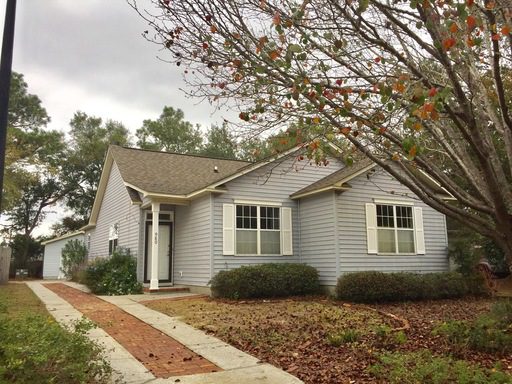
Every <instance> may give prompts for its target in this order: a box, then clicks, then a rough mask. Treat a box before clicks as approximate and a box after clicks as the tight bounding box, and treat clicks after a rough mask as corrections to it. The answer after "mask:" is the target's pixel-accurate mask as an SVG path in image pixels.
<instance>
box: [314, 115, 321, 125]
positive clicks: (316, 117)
mask: <svg viewBox="0 0 512 384" xmlns="http://www.w3.org/2000/svg"><path fill="white" fill-rule="evenodd" d="M313 124H320V117H318V116H315V117H313Z"/></svg>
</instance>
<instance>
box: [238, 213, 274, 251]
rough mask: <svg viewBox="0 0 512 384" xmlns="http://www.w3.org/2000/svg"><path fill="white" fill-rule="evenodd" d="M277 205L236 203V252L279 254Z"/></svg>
mask: <svg viewBox="0 0 512 384" xmlns="http://www.w3.org/2000/svg"><path fill="white" fill-rule="evenodd" d="M280 222H281V215H280V208H279V207H268V206H258V205H236V212H235V223H236V254H238V255H279V254H281V229H280V225H281V223H280Z"/></svg>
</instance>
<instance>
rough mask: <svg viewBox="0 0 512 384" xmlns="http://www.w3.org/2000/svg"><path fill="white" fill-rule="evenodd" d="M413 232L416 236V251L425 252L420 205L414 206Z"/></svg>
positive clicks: (418, 252) (420, 253) (419, 253)
mask: <svg viewBox="0 0 512 384" xmlns="http://www.w3.org/2000/svg"><path fill="white" fill-rule="evenodd" d="M414 234H415V237H416V253H417V254H418V255H424V254H425V231H424V230H423V210H422V208H421V207H414Z"/></svg>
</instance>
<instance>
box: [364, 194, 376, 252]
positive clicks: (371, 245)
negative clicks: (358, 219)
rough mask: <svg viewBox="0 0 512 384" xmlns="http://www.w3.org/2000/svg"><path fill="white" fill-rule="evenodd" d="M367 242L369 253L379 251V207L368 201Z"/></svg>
mask: <svg viewBox="0 0 512 384" xmlns="http://www.w3.org/2000/svg"><path fill="white" fill-rule="evenodd" d="M366 244H367V246H368V253H377V250H378V247H377V209H376V206H375V204H373V203H366Z"/></svg>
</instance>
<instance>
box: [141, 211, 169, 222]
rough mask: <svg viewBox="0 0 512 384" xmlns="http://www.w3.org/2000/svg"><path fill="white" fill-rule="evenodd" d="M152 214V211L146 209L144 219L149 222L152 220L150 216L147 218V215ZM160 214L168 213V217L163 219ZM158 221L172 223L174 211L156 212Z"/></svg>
mask: <svg viewBox="0 0 512 384" xmlns="http://www.w3.org/2000/svg"><path fill="white" fill-rule="evenodd" d="M152 214H153V212H152V211H146V215H145V218H146V221H148V222H151V221H152V220H153V219H152V218H150V219H148V217H149V215H152ZM160 215H169V218H170V219H169V220H163V219H162V218H161V216H160ZM158 221H160V222H164V223H173V222H174V211H160V212H159V213H158Z"/></svg>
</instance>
